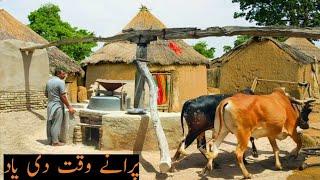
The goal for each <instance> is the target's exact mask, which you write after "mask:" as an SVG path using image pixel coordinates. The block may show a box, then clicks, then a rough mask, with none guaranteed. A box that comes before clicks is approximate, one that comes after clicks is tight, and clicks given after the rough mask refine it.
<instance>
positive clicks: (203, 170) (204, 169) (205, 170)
mask: <svg viewBox="0 0 320 180" xmlns="http://www.w3.org/2000/svg"><path fill="white" fill-rule="evenodd" d="M206 172H207V167H205V168H203V169H202V171H201V173H200V175H202V176H204V175H205V174H206Z"/></svg>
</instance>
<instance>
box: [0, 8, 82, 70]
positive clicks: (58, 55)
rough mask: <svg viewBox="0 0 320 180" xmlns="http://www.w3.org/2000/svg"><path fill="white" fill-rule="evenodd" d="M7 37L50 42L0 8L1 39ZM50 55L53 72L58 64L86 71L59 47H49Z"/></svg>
mask: <svg viewBox="0 0 320 180" xmlns="http://www.w3.org/2000/svg"><path fill="white" fill-rule="evenodd" d="M5 39H18V40H22V41H26V42H34V43H40V44H45V43H48V41H47V40H45V39H44V38H43V37H41V36H40V35H38V34H37V33H36V32H34V31H33V30H32V29H30V28H29V27H28V26H26V25H24V24H22V23H21V22H19V21H18V20H17V19H15V18H14V17H13V16H11V15H10V14H9V13H8V12H7V11H5V10H4V9H0V40H5ZM48 56H49V63H50V70H51V72H53V70H54V68H55V67H57V66H64V67H65V68H66V69H67V70H68V72H70V73H79V74H81V75H84V71H83V70H82V69H81V67H80V65H78V64H77V63H76V62H75V61H74V60H73V59H71V58H70V57H69V56H67V55H66V54H65V53H64V52H62V51H61V50H59V49H58V48H57V47H50V48H48Z"/></svg>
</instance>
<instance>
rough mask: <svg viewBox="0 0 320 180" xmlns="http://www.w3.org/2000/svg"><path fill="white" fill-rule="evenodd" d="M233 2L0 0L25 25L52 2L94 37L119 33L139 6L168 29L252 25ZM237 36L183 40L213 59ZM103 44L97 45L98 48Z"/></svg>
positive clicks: (190, 0) (197, 0)
mask: <svg viewBox="0 0 320 180" xmlns="http://www.w3.org/2000/svg"><path fill="white" fill-rule="evenodd" d="M231 1H232V0H76V1H74V0H27V1H21V0H0V8H3V9H5V10H6V11H8V12H9V13H10V14H11V15H13V16H14V17H15V18H16V19H18V20H19V21H21V22H23V23H25V24H28V23H29V21H28V18H27V16H28V14H29V13H30V12H31V11H34V10H36V9H38V8H39V7H40V6H41V5H42V4H45V3H48V2H51V3H53V4H56V5H58V6H59V7H60V9H61V12H60V16H61V18H62V20H64V21H67V22H69V23H70V24H71V25H72V26H76V27H79V28H84V29H87V30H89V31H92V32H94V33H95V35H96V36H102V37H109V36H113V35H115V34H117V33H119V32H121V30H122V28H123V27H124V26H125V25H126V24H127V23H129V21H130V20H131V19H132V18H133V17H134V16H135V15H136V14H137V13H138V11H139V8H140V7H141V5H145V6H147V8H149V9H150V11H151V13H152V14H153V15H155V16H156V17H157V18H158V19H160V20H161V21H162V22H163V23H164V24H165V25H166V26H167V27H168V28H174V27H197V28H202V29H203V28H207V27H212V26H234V25H238V26H254V25H255V24H254V23H249V22H248V21H246V20H244V19H234V18H233V13H234V12H235V11H239V4H236V3H232V2H231ZM235 39H236V37H209V38H202V39H197V40H186V42H187V43H188V44H190V45H193V44H195V43H196V42H198V41H199V40H200V41H206V42H207V43H208V44H209V47H214V48H216V53H215V57H219V56H221V55H222V54H223V46H224V45H230V46H233V42H234V40H235ZM101 45H102V43H99V47H101Z"/></svg>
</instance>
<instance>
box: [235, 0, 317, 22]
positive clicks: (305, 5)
mask: <svg viewBox="0 0 320 180" xmlns="http://www.w3.org/2000/svg"><path fill="white" fill-rule="evenodd" d="M232 2H233V3H239V4H240V10H241V12H235V13H234V18H239V17H245V19H246V20H249V21H250V22H253V21H255V22H256V24H257V25H262V26H270V25H281V26H289V25H290V26H297V27H317V26H320V1H319V0H256V1H252V0H232Z"/></svg>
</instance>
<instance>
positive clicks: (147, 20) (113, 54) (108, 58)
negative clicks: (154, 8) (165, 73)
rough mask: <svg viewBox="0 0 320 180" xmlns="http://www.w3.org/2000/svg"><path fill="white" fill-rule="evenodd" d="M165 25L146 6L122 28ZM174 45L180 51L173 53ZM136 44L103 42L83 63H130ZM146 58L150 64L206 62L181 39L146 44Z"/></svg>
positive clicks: (160, 26)
mask: <svg viewBox="0 0 320 180" xmlns="http://www.w3.org/2000/svg"><path fill="white" fill-rule="evenodd" d="M163 28H166V26H165V25H164V24H163V23H162V22H161V21H160V20H159V19H157V18H156V17H155V16H154V15H152V14H151V13H150V11H149V10H148V9H147V8H146V7H144V6H143V7H142V8H141V9H140V11H139V12H138V14H137V15H136V16H135V17H134V18H133V19H132V20H131V21H130V22H129V23H128V24H127V25H126V26H125V28H124V30H127V29H135V30H146V29H163ZM170 45H176V47H178V48H179V49H180V50H181V53H175V52H174V51H173V50H172V49H171V48H170V47H169V46H170ZM136 47H137V46H136V44H132V43H130V42H127V41H122V42H116V43H110V44H105V46H104V47H102V48H101V49H99V50H98V51H96V52H95V53H94V54H93V55H91V56H90V57H89V58H87V59H86V60H85V61H84V62H83V64H84V65H87V64H96V63H128V64H129V63H132V61H133V59H135V56H136ZM147 56H148V60H149V61H150V63H152V64H160V65H170V64H207V63H208V59H206V58H205V57H204V56H202V55H201V54H199V53H198V52H197V51H195V50H194V49H193V48H192V47H191V46H189V45H188V44H187V43H185V42H184V41H183V40H170V41H167V40H159V41H153V42H151V43H150V45H148V55H147Z"/></svg>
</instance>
